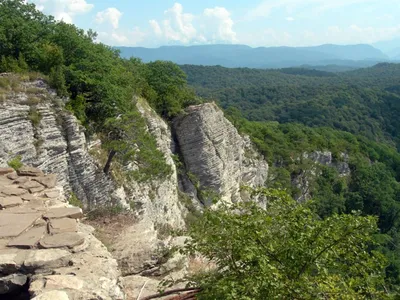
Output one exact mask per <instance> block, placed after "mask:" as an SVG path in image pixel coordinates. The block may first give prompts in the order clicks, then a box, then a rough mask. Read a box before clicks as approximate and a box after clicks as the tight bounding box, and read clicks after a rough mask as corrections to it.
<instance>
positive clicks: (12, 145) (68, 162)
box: [0, 75, 114, 205]
mask: <svg viewBox="0 0 400 300" xmlns="http://www.w3.org/2000/svg"><path fill="white" fill-rule="evenodd" d="M7 76H13V75H7ZM29 88H34V89H36V90H37V91H38V92H37V93H36V94H35V95H31V94H30V93H29V92H28V91H27V90H28V89H29ZM19 89H20V90H21V92H18V93H14V92H10V93H9V94H8V95H6V101H4V102H1V103H0V141H1V143H0V167H7V162H8V161H9V160H11V159H13V158H14V157H16V156H17V155H20V156H21V157H22V162H23V163H25V164H27V165H31V166H33V167H37V168H39V169H40V170H42V171H44V172H45V173H54V174H57V175H58V182H59V184H61V185H62V186H63V187H64V190H65V191H66V192H69V191H73V192H74V193H75V194H76V195H77V196H78V198H79V199H80V200H81V201H82V202H83V203H84V204H86V205H95V204H102V203H105V202H109V201H110V198H111V195H112V192H113V190H114V185H113V183H112V182H111V180H110V179H109V178H107V177H106V176H105V175H104V174H103V172H102V170H101V168H99V167H98V166H97V164H96V162H95V160H94V159H93V158H92V157H91V156H90V155H89V153H88V149H87V142H86V138H85V134H84V129H83V127H82V126H80V125H79V122H78V121H77V119H76V118H75V117H74V116H72V115H71V114H70V113H68V112H66V111H65V110H64V109H62V106H63V104H62V100H61V99H59V98H57V97H56V95H55V93H54V92H52V91H51V90H49V89H48V88H47V85H46V84H45V83H44V82H43V81H42V80H36V81H34V82H22V83H21V86H20V88H19ZM24 90H26V91H24ZM33 97H34V98H35V99H40V101H38V103H36V102H33V101H31V99H32V98H33ZM32 111H36V112H38V113H39V115H40V118H39V119H40V120H39V124H38V125H37V126H36V125H34V124H33V123H32V122H31V121H30V119H29V115H30V114H31V112H32ZM2 170H3V171H2V172H9V171H10V170H9V171H7V169H2ZM32 175H33V174H32ZM38 175H40V174H38ZM50 183H51V181H50Z"/></svg>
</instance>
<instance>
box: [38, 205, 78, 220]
mask: <svg viewBox="0 0 400 300" xmlns="http://www.w3.org/2000/svg"><path fill="white" fill-rule="evenodd" d="M82 217H83V213H82V209H80V208H79V207H59V208H51V209H49V211H48V212H47V213H46V214H45V215H44V218H45V219H61V218H73V219H80V218H82Z"/></svg>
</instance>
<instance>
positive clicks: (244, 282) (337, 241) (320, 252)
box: [186, 189, 389, 300]
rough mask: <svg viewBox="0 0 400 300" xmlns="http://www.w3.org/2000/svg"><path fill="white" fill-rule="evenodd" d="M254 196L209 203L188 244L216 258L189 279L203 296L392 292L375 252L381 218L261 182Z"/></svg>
mask: <svg viewBox="0 0 400 300" xmlns="http://www.w3.org/2000/svg"><path fill="white" fill-rule="evenodd" d="M260 193H261V194H262V195H263V196H264V197H265V199H266V202H267V209H263V208H261V207H260V206H259V205H258V204H256V203H254V202H247V203H238V204H233V205H231V206H225V205H220V206H219V208H217V209H207V210H205V211H204V214H203V216H202V217H200V219H199V220H198V221H197V223H195V224H194V225H193V226H192V228H191V229H190V230H189V234H190V236H191V237H192V240H191V241H189V242H188V244H187V245H186V251H187V252H188V253H192V254H195V253H197V254H200V255H202V256H203V257H205V258H207V259H208V260H209V261H210V264H211V265H212V264H214V265H215V267H214V268H211V271H208V272H205V273H203V274H197V275H195V276H193V277H191V278H190V280H191V282H192V283H193V285H194V286H196V287H199V288H201V292H200V293H199V295H198V296H197V299H232V300H233V299H249V300H252V299H254V300H258V299H259V300H263V299H338V297H337V296H338V295H340V296H339V298H340V299H386V298H388V297H389V295H388V294H387V293H386V292H385V289H384V268H385V265H386V262H385V259H384V258H383V256H382V255H381V254H379V253H377V252H375V251H371V249H373V247H374V245H375V241H374V234H376V233H377V231H378V229H377V225H376V221H377V220H376V218H374V217H364V216H360V215H359V214H349V215H346V214H342V215H337V214H334V215H332V216H331V217H328V218H326V219H323V220H322V219H320V218H319V217H318V216H317V215H316V214H315V213H314V212H313V211H312V209H311V208H310V206H309V204H299V203H297V202H296V201H294V200H293V199H291V198H290V197H289V196H288V195H287V194H286V193H285V192H283V191H279V190H266V189H262V190H259V191H257V194H260Z"/></svg>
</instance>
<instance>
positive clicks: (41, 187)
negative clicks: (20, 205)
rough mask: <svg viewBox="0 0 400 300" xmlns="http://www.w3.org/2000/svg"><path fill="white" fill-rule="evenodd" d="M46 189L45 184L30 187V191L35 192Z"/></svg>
mask: <svg viewBox="0 0 400 300" xmlns="http://www.w3.org/2000/svg"><path fill="white" fill-rule="evenodd" d="M44 189H45V187H44V186H38V187H34V188H30V189H29V192H30V193H32V194H34V193H39V192H41V191H44Z"/></svg>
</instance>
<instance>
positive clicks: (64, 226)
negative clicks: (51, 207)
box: [49, 218, 78, 234]
mask: <svg viewBox="0 0 400 300" xmlns="http://www.w3.org/2000/svg"><path fill="white" fill-rule="evenodd" d="M49 229H50V233H51V234H56V233H64V232H77V231H78V228H77V222H76V220H75V219H70V218H62V219H51V220H50V224H49Z"/></svg>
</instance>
